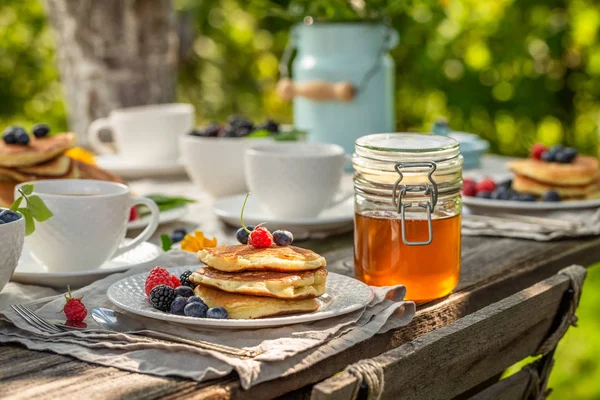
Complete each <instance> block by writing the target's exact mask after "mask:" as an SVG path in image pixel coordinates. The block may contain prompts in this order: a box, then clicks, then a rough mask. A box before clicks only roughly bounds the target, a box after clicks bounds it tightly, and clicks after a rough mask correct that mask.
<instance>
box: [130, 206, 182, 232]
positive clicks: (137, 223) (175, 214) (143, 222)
mask: <svg viewBox="0 0 600 400" xmlns="http://www.w3.org/2000/svg"><path fill="white" fill-rule="evenodd" d="M188 211H189V209H188V207H187V206H182V207H177V208H172V209H170V210H166V211H161V212H160V214H159V217H158V224H159V225H162V224H168V223H169V222H174V221H177V220H178V219H181V218H183V217H184V216H185V215H186V214H187V213H188ZM149 223H150V216H146V217H142V218H138V219H136V220H133V221H130V222H129V223H128V224H127V229H143V228H145V227H146V226H148V224H149Z"/></svg>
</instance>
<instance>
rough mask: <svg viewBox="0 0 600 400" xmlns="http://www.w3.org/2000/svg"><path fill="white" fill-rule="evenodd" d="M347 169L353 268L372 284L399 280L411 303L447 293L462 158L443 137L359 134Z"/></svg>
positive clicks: (457, 240)
mask: <svg viewBox="0 0 600 400" xmlns="http://www.w3.org/2000/svg"><path fill="white" fill-rule="evenodd" d="M353 164H354V169H355V178H354V183H355V191H356V196H355V200H356V201H355V230H354V266H355V274H356V277H357V278H358V279H360V280H362V281H363V282H365V283H367V284H369V285H374V286H387V285H397V284H402V285H404V286H406V289H407V293H406V298H407V299H408V300H414V301H418V302H424V301H428V300H434V299H438V298H440V297H443V296H446V295H448V294H449V293H450V292H452V290H453V289H454V288H455V287H456V285H457V284H458V280H459V277H460V248H461V234H460V210H461V199H460V188H461V184H462V157H461V156H460V154H459V151H458V143H457V142H456V141H454V140H453V139H451V138H447V137H439V136H429V135H422V134H400V133H398V134H377V135H369V136H365V137H363V138H360V139H359V140H358V141H357V142H356V153H355V154H354V156H353Z"/></svg>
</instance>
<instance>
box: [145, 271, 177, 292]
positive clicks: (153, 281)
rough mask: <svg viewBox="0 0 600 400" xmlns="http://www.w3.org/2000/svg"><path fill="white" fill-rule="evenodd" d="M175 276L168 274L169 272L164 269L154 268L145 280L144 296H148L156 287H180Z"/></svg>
mask: <svg viewBox="0 0 600 400" xmlns="http://www.w3.org/2000/svg"><path fill="white" fill-rule="evenodd" d="M173 278H175V279H177V277H176V276H173V275H171V274H169V271H167V270H166V269H164V268H163V267H154V268H153V269H152V271H150V274H148V277H147V278H146V285H145V287H144V291H145V292H146V296H150V291H151V290H152V289H153V288H154V287H155V286H158V285H167V286H169V287H172V288H173V289H175V288H176V287H177V286H180V283H179V279H177V281H175V279H173Z"/></svg>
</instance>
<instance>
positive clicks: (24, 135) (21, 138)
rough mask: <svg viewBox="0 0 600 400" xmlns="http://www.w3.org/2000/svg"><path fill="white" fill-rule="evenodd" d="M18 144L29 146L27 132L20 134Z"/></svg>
mask: <svg viewBox="0 0 600 400" xmlns="http://www.w3.org/2000/svg"><path fill="white" fill-rule="evenodd" d="M17 144H20V145H22V146H27V145H28V144H29V135H28V134H27V133H25V132H23V133H21V134H19V135H18V136H17Z"/></svg>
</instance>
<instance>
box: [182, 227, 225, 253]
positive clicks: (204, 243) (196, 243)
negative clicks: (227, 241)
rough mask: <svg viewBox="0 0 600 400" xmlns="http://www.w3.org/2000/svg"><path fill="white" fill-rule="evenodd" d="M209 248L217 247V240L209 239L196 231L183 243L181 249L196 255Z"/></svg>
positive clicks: (188, 235)
mask: <svg viewBox="0 0 600 400" xmlns="http://www.w3.org/2000/svg"><path fill="white" fill-rule="evenodd" d="M207 247H217V238H216V237H214V236H213V238H212V239H207V238H206V237H205V236H204V232H202V231H194V234H193V235H190V234H187V235H185V237H184V238H183V240H182V241H181V249H182V250H185V251H189V252H192V253H196V252H198V251H200V250H202V249H205V248H207Z"/></svg>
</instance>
